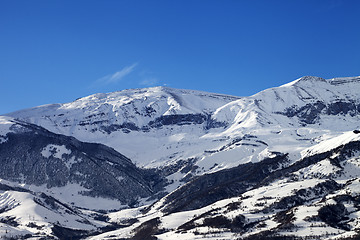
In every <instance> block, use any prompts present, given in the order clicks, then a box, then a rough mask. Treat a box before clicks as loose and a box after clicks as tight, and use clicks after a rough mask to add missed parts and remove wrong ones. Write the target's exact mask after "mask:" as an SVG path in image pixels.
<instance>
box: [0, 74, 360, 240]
mask: <svg viewBox="0 0 360 240" xmlns="http://www.w3.org/2000/svg"><path fill="white" fill-rule="evenodd" d="M359 93H360V77H346V78H333V79H323V78H319V77H312V76H305V77H302V78H299V79H297V80H295V81H292V82H290V83H288V84H285V85H282V86H279V87H275V88H270V89H266V90H264V91H262V92H259V93H257V94H255V95H253V96H249V97H236V96H229V95H224V94H215V93H207V92H201V91H194V90H181V89H173V88H168V87H153V88H145V89H129V90H123V91H119V92H113V93H100V94H94V95H91V96H88V97H84V98H79V99H77V100H75V101H73V102H70V103H64V104H49V105H43V106H38V107H34V108H30V109H25V110H20V111H17V112H13V113H9V114H6V115H5V116H0V161H1V165H0V169H1V171H0V236H2V237H3V238H4V239H6V238H8V239H12V238H13V239H26V238H29V239H175V238H179V239H359V238H360V121H359V120H360V94H359Z"/></svg>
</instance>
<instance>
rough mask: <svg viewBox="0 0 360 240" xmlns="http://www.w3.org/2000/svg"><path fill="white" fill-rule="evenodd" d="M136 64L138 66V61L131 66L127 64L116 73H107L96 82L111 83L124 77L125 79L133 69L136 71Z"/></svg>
mask: <svg viewBox="0 0 360 240" xmlns="http://www.w3.org/2000/svg"><path fill="white" fill-rule="evenodd" d="M136 66H137V63H134V64H132V65H130V66H126V67H124V68H123V69H121V70H119V71H117V72H116V73H114V74H109V75H106V76H105V77H102V78H99V79H98V80H96V81H95V82H96V83H101V84H111V83H117V82H120V81H121V80H122V79H124V77H125V76H127V75H129V74H130V73H131V72H132V71H134V68H135V67H136Z"/></svg>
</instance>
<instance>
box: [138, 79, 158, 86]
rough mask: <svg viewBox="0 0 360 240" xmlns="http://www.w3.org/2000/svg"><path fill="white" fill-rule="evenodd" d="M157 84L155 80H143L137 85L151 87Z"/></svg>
mask: <svg viewBox="0 0 360 240" xmlns="http://www.w3.org/2000/svg"><path fill="white" fill-rule="evenodd" d="M158 82H159V80H158V79H157V78H145V79H143V80H142V81H141V82H140V83H139V84H140V85H143V86H153V85H156V84H157V83H158Z"/></svg>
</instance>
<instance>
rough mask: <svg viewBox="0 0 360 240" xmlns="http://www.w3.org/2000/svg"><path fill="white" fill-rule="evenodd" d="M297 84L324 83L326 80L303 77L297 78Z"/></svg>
mask: <svg viewBox="0 0 360 240" xmlns="http://www.w3.org/2000/svg"><path fill="white" fill-rule="evenodd" d="M298 82H326V80H325V79H324V78H321V77H316V76H304V77H301V78H299V79H298Z"/></svg>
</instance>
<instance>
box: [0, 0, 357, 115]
mask: <svg viewBox="0 0 360 240" xmlns="http://www.w3.org/2000/svg"><path fill="white" fill-rule="evenodd" d="M359 10H360V1H357V0H353V1H352V0H262V1H261V0H248V1H241V0H237V1H236V0H218V1H214V0H166V1H165V0H164V1H160V0H144V1H140V0H116V1H115V0H61V1H60V0H51V1H49V0H31V1H29V0H24V1H20V0H1V1H0V103H1V104H0V114H4V113H7V112H11V111H15V110H19V109H22V108H28V107H33V106H37V105H42V104H47V103H58V102H60V103H61V102H69V101H73V100H75V99H76V98H79V97H83V96H87V95H90V94H93V93H98V92H111V91H118V90H122V89H128V88H139V87H149V86H159V85H161V86H162V85H166V86H169V87H174V88H184V89H196V90H203V91H210V92H217V93H224V94H231V95H237V96H248V95H252V94H255V93H256V92H258V91H261V90H263V89H266V88H269V87H274V86H279V85H281V84H284V83H287V82H290V81H292V80H295V79H296V78H298V77H301V76H304V75H314V76H319V77H324V78H332V77H341V76H358V75H360V31H359V30H360V18H359V14H358V13H359Z"/></svg>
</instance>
